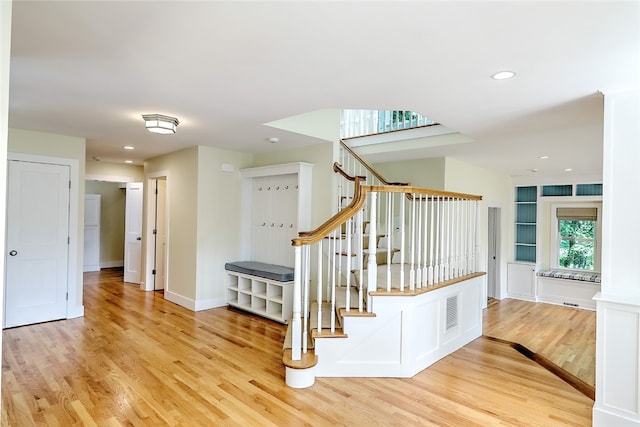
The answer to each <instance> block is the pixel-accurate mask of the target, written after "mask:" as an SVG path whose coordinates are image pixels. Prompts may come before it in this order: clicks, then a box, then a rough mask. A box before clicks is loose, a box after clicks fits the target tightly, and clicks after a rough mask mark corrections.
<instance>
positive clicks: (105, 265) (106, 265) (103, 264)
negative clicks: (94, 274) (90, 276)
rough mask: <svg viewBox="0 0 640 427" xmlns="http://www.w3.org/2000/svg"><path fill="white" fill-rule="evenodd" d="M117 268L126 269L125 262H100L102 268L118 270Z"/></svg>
mask: <svg viewBox="0 0 640 427" xmlns="http://www.w3.org/2000/svg"><path fill="white" fill-rule="evenodd" d="M116 267H124V261H123V260H116V261H100V268H116Z"/></svg>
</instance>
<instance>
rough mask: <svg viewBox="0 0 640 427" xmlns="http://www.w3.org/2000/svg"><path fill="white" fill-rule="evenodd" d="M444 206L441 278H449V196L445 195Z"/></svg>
mask: <svg viewBox="0 0 640 427" xmlns="http://www.w3.org/2000/svg"><path fill="white" fill-rule="evenodd" d="M445 206H446V208H447V214H446V215H445V216H444V218H443V219H444V220H445V221H446V227H445V233H444V234H445V238H444V243H445V248H444V249H445V252H444V277H443V279H444V280H445V281H446V280H449V265H450V264H449V262H450V261H451V198H450V197H446V202H445Z"/></svg>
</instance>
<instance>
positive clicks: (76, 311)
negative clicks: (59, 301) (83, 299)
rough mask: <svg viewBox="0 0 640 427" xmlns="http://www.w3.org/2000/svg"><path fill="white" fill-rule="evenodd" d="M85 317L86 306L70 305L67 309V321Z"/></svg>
mask: <svg viewBox="0 0 640 427" xmlns="http://www.w3.org/2000/svg"><path fill="white" fill-rule="evenodd" d="M82 316H84V305H70V306H68V307H67V319H75V318H76V317H82Z"/></svg>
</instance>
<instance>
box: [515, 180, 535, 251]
mask: <svg viewBox="0 0 640 427" xmlns="http://www.w3.org/2000/svg"><path fill="white" fill-rule="evenodd" d="M537 200H538V187H536V186H528V187H516V197H515V201H516V221H515V227H516V230H515V236H516V239H515V240H516V241H515V260H516V261H525V262H534V263H535V262H536V218H537V209H538V205H537Z"/></svg>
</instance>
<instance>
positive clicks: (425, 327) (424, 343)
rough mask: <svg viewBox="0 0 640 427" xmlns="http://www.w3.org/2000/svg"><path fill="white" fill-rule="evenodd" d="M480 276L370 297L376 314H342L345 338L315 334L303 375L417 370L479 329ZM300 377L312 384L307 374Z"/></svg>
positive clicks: (393, 374) (391, 374) (395, 373)
mask: <svg viewBox="0 0 640 427" xmlns="http://www.w3.org/2000/svg"><path fill="white" fill-rule="evenodd" d="M485 278H486V276H484V275H483V276H478V277H473V278H471V279H469V280H464V281H461V282H458V283H455V284H453V285H449V286H445V287H441V288H438V289H434V290H432V291H429V292H425V293H422V294H419V295H415V296H411V297H403V296H387V295H376V296H374V297H373V304H374V307H372V309H371V311H373V312H375V313H376V316H375V317H357V316H356V317H349V316H348V317H345V318H344V319H343V331H344V333H345V334H346V335H347V336H348V338H343V339H336V338H316V340H315V355H316V356H317V358H318V359H317V360H318V363H317V365H316V366H315V367H313V369H311V370H309V372H307V373H306V375H314V376H315V377H395V378H409V377H412V376H414V375H416V374H417V373H419V372H420V371H422V370H424V369H425V368H427V367H428V366H430V365H431V364H433V363H435V362H436V361H438V360H440V359H441V358H443V357H445V356H447V355H448V354H450V353H453V352H454V351H456V350H457V349H459V348H460V347H462V346H464V345H465V344H467V343H469V342H471V341H473V340H474V339H476V338H477V337H479V336H480V335H481V334H482V301H481V299H482V289H483V287H484V286H485V280H486V279H485ZM288 375H289V373H288V372H287V376H288ZM289 382H290V381H289V379H287V383H289ZM292 382H294V381H292ZM303 382H304V383H305V386H309V385H311V384H310V380H309V378H308V377H307V378H306V379H305V381H303Z"/></svg>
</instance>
